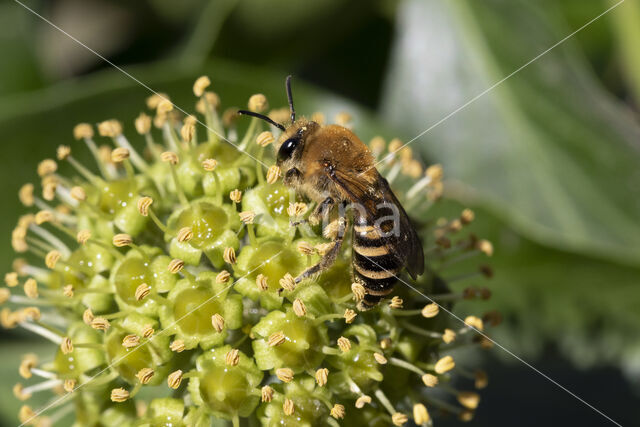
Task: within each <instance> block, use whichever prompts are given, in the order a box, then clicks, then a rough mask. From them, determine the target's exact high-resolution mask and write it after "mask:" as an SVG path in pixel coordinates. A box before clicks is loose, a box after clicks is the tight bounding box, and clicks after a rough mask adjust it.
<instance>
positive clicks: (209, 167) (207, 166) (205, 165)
mask: <svg viewBox="0 0 640 427" xmlns="http://www.w3.org/2000/svg"><path fill="white" fill-rule="evenodd" d="M216 166H218V161H217V160H216V159H205V160H203V161H202V169H204V170H205V171H207V172H213V170H214V169H215V168H216Z"/></svg>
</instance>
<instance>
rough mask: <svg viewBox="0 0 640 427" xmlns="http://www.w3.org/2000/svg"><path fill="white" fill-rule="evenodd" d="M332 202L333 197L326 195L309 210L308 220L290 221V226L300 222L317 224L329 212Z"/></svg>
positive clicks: (333, 201)
mask: <svg viewBox="0 0 640 427" xmlns="http://www.w3.org/2000/svg"><path fill="white" fill-rule="evenodd" d="M334 203H335V200H333V198H331V197H327V198H326V199H324V200H323V201H322V202H321V203H320V204H318V206H316V207H315V209H314V210H313V212H311V215H309V219H308V220H306V219H302V220H300V221H292V222H291V226H292V227H295V226H297V225H300V224H306V223H307V222H308V223H310V224H311V225H316V224H319V223H320V220H321V219H322V218H324V217H326V216H327V215H329V212H331V207H333V204H334Z"/></svg>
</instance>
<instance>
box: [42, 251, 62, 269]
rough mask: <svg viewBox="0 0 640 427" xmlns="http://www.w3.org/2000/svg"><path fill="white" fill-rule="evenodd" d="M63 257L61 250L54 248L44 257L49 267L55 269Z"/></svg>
mask: <svg viewBox="0 0 640 427" xmlns="http://www.w3.org/2000/svg"><path fill="white" fill-rule="evenodd" d="M61 257H62V254H60V252H59V251H57V250H55V249H54V250H52V251H49V252H48V253H47V255H46V256H45V258H44V263H45V265H46V266H47V267H49V268H50V269H52V270H53V269H54V268H56V264H57V263H58V261H59V260H60V258H61Z"/></svg>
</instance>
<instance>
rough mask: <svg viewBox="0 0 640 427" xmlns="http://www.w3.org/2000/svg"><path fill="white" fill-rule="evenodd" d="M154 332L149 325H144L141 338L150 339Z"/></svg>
mask: <svg viewBox="0 0 640 427" xmlns="http://www.w3.org/2000/svg"><path fill="white" fill-rule="evenodd" d="M155 332H156V331H155V329H153V328H152V327H151V325H146V326H145V327H144V328H142V337H143V338H147V339H148V338H151V337H152V336H153V334H154V333H155Z"/></svg>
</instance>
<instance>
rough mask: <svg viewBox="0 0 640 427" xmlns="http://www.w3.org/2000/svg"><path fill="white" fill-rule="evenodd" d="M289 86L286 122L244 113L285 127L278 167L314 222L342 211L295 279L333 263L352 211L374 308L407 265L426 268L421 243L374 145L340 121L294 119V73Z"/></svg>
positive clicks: (361, 270) (357, 261) (357, 265)
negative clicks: (309, 207)
mask: <svg viewBox="0 0 640 427" xmlns="http://www.w3.org/2000/svg"><path fill="white" fill-rule="evenodd" d="M285 86H286V91H287V98H288V101H289V110H290V113H291V123H290V124H288V126H286V127H285V125H283V124H280V123H276V122H275V121H273V120H272V119H271V118H269V117H267V116H265V115H262V114H259V113H255V112H251V111H245V110H241V111H239V114H244V115H249V116H253V117H257V118H260V119H262V120H265V121H267V122H269V123H270V124H271V125H273V126H275V127H277V128H278V129H280V130H281V131H282V134H281V135H280V137H279V138H278V142H277V145H276V147H277V153H278V154H277V165H278V166H279V167H280V169H281V170H282V171H283V182H284V184H285V185H286V186H289V187H292V188H294V189H295V190H296V191H298V192H300V193H302V194H303V195H305V196H306V197H308V198H309V199H311V200H313V201H315V202H316V203H317V206H316V208H315V209H314V211H313V212H312V213H311V215H310V216H309V222H310V223H312V224H317V223H319V222H320V220H322V219H327V218H328V215H329V214H330V213H331V212H332V211H335V210H336V208H337V210H338V218H337V220H335V221H334V222H332V224H331V225H333V229H334V231H335V237H334V238H333V243H332V245H331V247H330V249H329V250H328V251H326V252H325V254H324V255H323V257H322V259H321V260H320V261H319V262H318V263H317V264H316V265H314V266H312V267H309V268H307V269H306V270H305V271H303V272H302V273H301V274H300V275H299V276H298V277H297V278H296V282H300V281H301V280H303V279H305V278H308V277H310V276H312V275H315V274H317V273H320V272H322V271H323V270H325V269H327V268H328V267H330V266H331V265H332V264H333V263H334V261H335V260H336V258H337V256H338V254H339V252H340V248H341V247H342V243H343V241H344V238H345V234H346V231H347V228H348V218H349V217H348V215H347V211H348V210H352V211H353V214H352V215H351V216H350V217H351V219H352V221H353V226H352V239H351V244H352V257H351V258H352V259H351V264H352V275H353V281H354V282H356V283H359V284H361V285H362V286H363V287H364V289H365V297H364V299H363V300H362V301H361V302H360V303H359V309H361V310H367V309H370V308H373V307H375V306H376V305H377V304H378V303H379V302H380V300H381V299H382V298H383V297H384V296H386V295H388V294H390V293H391V292H392V290H393V287H394V285H395V283H396V281H397V276H398V275H399V274H400V271H401V270H402V269H403V268H405V269H406V270H407V271H408V273H409V274H410V275H411V277H412V278H414V279H415V278H416V277H417V276H419V275H421V274H422V273H423V272H424V253H423V249H422V244H421V243H420V239H419V238H418V235H417V233H416V230H415V229H414V227H413V226H412V225H411V222H410V221H409V217H408V216H407V213H406V212H405V210H404V209H403V207H402V205H401V204H400V202H399V201H398V199H397V197H396V196H395V195H394V194H393V191H391V188H390V187H389V183H388V182H387V180H386V179H385V178H384V177H383V176H381V175H380V173H379V172H378V171H377V169H376V168H375V159H374V156H373V155H372V153H371V151H370V150H369V148H368V147H367V146H366V145H365V144H364V143H363V142H362V141H361V140H360V138H358V137H357V136H356V135H355V134H354V133H353V132H351V131H350V130H349V129H347V128H345V127H343V126H339V125H321V124H319V123H316V122H314V121H310V120H307V119H305V118H299V119H297V120H296V113H295V109H294V107H293V97H292V95H291V76H288V77H287V79H286V85H285Z"/></svg>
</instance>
